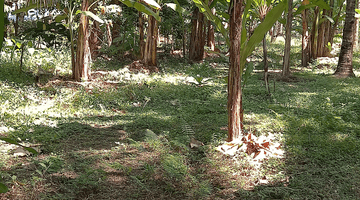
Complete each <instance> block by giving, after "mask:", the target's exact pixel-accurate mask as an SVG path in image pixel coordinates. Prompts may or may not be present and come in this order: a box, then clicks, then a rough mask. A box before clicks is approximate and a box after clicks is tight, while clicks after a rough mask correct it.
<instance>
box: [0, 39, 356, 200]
mask: <svg viewBox="0 0 360 200" xmlns="http://www.w3.org/2000/svg"><path fill="white" fill-rule="evenodd" d="M268 45H269V56H270V60H271V63H272V65H271V68H272V69H278V68H279V67H280V66H281V60H282V57H281V54H282V52H281V49H283V43H281V42H278V43H274V44H271V43H269V44H268ZM256 52H261V50H258V51H256ZM292 56H293V57H292V66H293V75H294V77H295V78H293V79H292V81H291V82H282V81H276V78H277V77H278V74H276V73H272V74H271V76H270V78H271V80H270V83H271V86H272V87H271V93H272V94H271V95H270V96H269V95H268V94H267V93H266V90H265V86H264V84H263V81H262V80H261V78H262V74H261V73H254V74H253V75H252V76H251V78H250V80H249V81H248V83H247V85H246V88H245V90H244V97H243V102H244V108H245V127H246V129H247V130H248V131H251V132H253V133H254V134H256V135H263V134H267V133H269V132H271V133H276V134H277V133H279V135H280V133H283V134H282V135H283V137H282V138H279V140H280V141H281V142H282V143H283V144H284V148H285V150H286V158H284V159H270V160H268V161H267V162H265V163H263V165H262V167H261V168H260V169H255V168H253V167H252V166H250V165H249V164H247V163H245V162H241V161H234V160H233V159H232V158H231V157H229V156H225V155H222V154H221V153H220V152H217V151H216V150H215V147H217V146H218V145H219V144H221V143H222V142H223V141H224V140H225V138H226V134H227V132H226V126H227V111H226V95H227V94H226V85H225V81H224V80H223V79H222V78H221V77H223V76H224V70H223V68H224V67H226V66H227V63H226V58H216V59H208V60H207V61H206V62H205V63H204V64H188V63H187V62H185V61H184V60H182V59H176V58H171V57H170V56H166V55H165V56H163V57H162V59H161V60H160V70H161V71H162V72H161V73H160V74H158V75H153V76H141V75H139V74H132V75H130V74H129V73H127V72H126V71H125V70H124V69H123V68H124V65H119V64H117V63H116V62H111V63H110V62H107V63H106V62H105V61H100V62H98V63H96V65H95V70H96V71H102V72H101V73H100V72H97V73H95V75H96V76H95V77H96V79H95V80H93V81H92V82H90V83H82V84H78V83H73V82H70V81H65V80H59V79H57V80H52V81H49V82H47V83H46V82H44V83H43V84H42V85H41V86H40V87H38V86H36V85H35V84H34V82H33V81H34V77H33V76H32V75H31V74H30V73H21V72H19V71H16V70H14V66H15V65H14V63H10V62H6V59H5V61H2V62H3V63H2V64H1V68H0V103H1V106H0V127H2V129H1V132H0V134H1V135H4V136H7V137H11V138H13V139H17V140H21V141H23V142H30V143H33V144H35V143H36V144H40V145H41V146H40V147H41V153H40V154H39V155H38V156H36V157H35V156H26V157H12V156H9V154H8V153H1V154H0V156H1V158H2V159H1V162H0V166H1V172H0V173H1V178H2V182H3V183H5V184H6V185H7V186H8V187H9V192H8V193H5V194H0V199H360V175H359V174H360V152H359V151H360V150H359V149H360V148H359V147H360V139H359V138H360V124H359V121H360V116H359V113H360V100H359V98H358V97H359V94H360V81H359V79H358V78H350V79H335V78H333V77H332V76H331V74H329V71H331V70H333V68H331V67H333V66H329V67H327V68H326V70H325V72H321V71H320V72H321V73H319V69H318V68H317V67H316V66H314V68H313V69H300V70H299V68H298V67H297V66H298V65H299V60H300V59H299V56H300V54H299V48H293V50H292ZM251 59H252V60H253V62H254V63H255V65H257V68H256V69H261V63H260V61H261V55H260V54H259V55H257V54H254V55H253V56H252V58H251ZM63 60H64V59H63ZM15 64H16V63H15ZM28 67H29V68H30V64H29V63H28ZM356 68H357V67H356ZM110 69H111V70H112V73H105V71H108V70H110ZM95 70H94V71H95ZM321 70H323V68H321ZM63 71H65V72H66V70H63ZM198 75H199V76H198ZM189 76H193V77H195V78H199V77H203V78H211V80H209V81H207V82H206V84H203V85H198V84H196V81H194V82H195V83H189V82H186V81H183V79H184V77H189ZM199 80H200V79H199ZM203 82H204V81H203ZM45 83H46V84H45ZM4 127H6V128H7V129H6V128H4ZM190 138H196V139H197V140H199V141H201V142H203V143H204V144H205V145H204V146H201V147H199V148H195V149H191V148H189V142H190ZM264 177H266V178H267V180H269V181H268V182H267V183H266V184H263V183H262V182H261V181H260V180H262V179H264Z"/></svg>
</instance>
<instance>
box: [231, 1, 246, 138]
mask: <svg viewBox="0 0 360 200" xmlns="http://www.w3.org/2000/svg"><path fill="white" fill-rule="evenodd" d="M243 3H244V2H243V0H231V2H230V6H231V7H230V66H229V77H228V104H227V109H228V141H233V140H235V139H238V138H240V136H241V135H242V130H243V115H244V110H243V107H242V89H241V77H242V73H243V72H242V71H241V70H240V69H241V66H240V46H241V44H240V41H241V29H242V14H243V12H244V8H243Z"/></svg>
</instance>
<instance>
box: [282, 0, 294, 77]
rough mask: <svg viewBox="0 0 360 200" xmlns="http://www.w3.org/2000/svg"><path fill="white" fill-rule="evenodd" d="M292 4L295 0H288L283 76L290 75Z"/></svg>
mask: <svg viewBox="0 0 360 200" xmlns="http://www.w3.org/2000/svg"><path fill="white" fill-rule="evenodd" d="M292 4H293V0H289V1H288V13H287V18H286V27H285V50H284V63H283V68H282V76H283V77H289V76H290V49H291V24H292V16H293V14H292Z"/></svg>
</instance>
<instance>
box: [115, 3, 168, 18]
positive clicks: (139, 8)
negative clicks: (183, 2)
mask: <svg viewBox="0 0 360 200" xmlns="http://www.w3.org/2000/svg"><path fill="white" fill-rule="evenodd" d="M119 1H121V2H122V3H123V4H125V5H126V6H128V7H131V8H135V9H136V10H137V11H139V12H143V13H145V14H147V15H150V16H153V17H154V18H155V19H156V20H157V21H161V18H160V15H159V13H155V12H154V11H153V10H152V9H151V8H149V7H147V6H145V5H144V4H141V3H139V2H136V1H133V0H119Z"/></svg>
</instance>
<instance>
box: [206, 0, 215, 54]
mask: <svg viewBox="0 0 360 200" xmlns="http://www.w3.org/2000/svg"><path fill="white" fill-rule="evenodd" d="M211 2H212V1H209V5H210V4H211ZM211 12H212V14H213V15H215V8H212V9H211ZM207 30H208V32H207V33H208V34H207V42H206V44H207V46H208V47H209V48H210V50H211V51H215V30H214V26H213V25H212V23H211V21H210V20H209V21H208V28H207Z"/></svg>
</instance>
